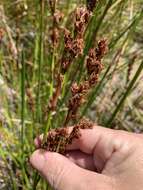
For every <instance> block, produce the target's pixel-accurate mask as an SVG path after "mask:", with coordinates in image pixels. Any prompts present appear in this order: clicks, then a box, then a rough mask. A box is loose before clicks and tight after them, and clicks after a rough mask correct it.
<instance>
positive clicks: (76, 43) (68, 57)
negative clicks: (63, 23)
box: [61, 7, 90, 74]
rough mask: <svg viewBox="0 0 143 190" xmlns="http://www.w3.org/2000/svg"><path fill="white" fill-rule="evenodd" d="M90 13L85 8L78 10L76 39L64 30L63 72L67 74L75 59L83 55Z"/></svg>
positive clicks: (76, 14) (75, 28) (75, 30)
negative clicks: (84, 37)
mask: <svg viewBox="0 0 143 190" xmlns="http://www.w3.org/2000/svg"><path fill="white" fill-rule="evenodd" d="M89 17H90V13H89V11H88V10H87V9H86V8H85V7H80V8H77V9H76V12H75V23H74V26H75V27H74V37H72V35H71V32H70V31H69V30H67V29H64V43H65V48H64V53H63V56H62V58H61V72H62V73H63V74H64V73H65V72H67V70H68V68H69V66H70V65H71V63H72V62H73V60H74V58H76V57H78V56H80V55H82V53H83V49H84V39H83V36H84V32H85V29H86V26H87V23H88V21H89Z"/></svg>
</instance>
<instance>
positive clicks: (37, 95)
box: [0, 0, 143, 190]
mask: <svg viewBox="0 0 143 190" xmlns="http://www.w3.org/2000/svg"><path fill="white" fill-rule="evenodd" d="M85 3H86V2H85V1H82V0H77V1H75V0H68V1H63V0H59V1H57V5H56V7H57V8H58V9H59V10H60V11H61V12H63V13H64V19H63V21H62V23H61V27H68V28H69V29H70V30H72V28H73V20H72V13H73V11H74V10H75V8H76V7H77V6H80V5H83V4H85ZM142 25H143V5H142V0H126V1H125V0H110V1H109V0H99V1H98V3H97V6H96V8H95V10H94V13H93V17H92V18H91V20H90V23H89V25H88V28H87V30H86V34H85V44H86V46H85V49H84V54H83V55H82V56H81V57H80V58H78V59H76V60H75V64H74V67H72V68H71V71H70V73H69V74H67V75H66V76H65V78H64V88H63V90H62V95H61V97H60V98H59V101H58V105H57V113H55V112H54V113H51V114H50V115H48V124H46V125H49V126H50V128H55V127H59V126H60V125H62V123H63V122H62V121H63V118H64V117H65V114H66V112H67V103H68V99H69V97H70V90H69V88H70V86H71V82H73V81H78V83H79V82H80V81H81V80H82V77H83V76H84V73H85V69H84V62H85V61H84V60H85V58H86V55H87V53H88V50H89V48H90V47H92V45H93V44H94V43H96V42H97V41H98V40H100V39H102V38H105V39H107V41H108V46H109V50H108V54H107V55H106V57H105V58H104V60H103V63H104V70H103V71H102V74H101V75H100V79H99V82H98V84H97V85H96V86H95V88H94V89H93V91H92V92H90V94H89V97H88V98H87V100H86V103H85V104H84V106H83V107H82V108H81V110H80V113H79V114H80V117H81V118H82V117H84V116H86V117H88V118H90V119H92V120H93V121H95V122H96V123H97V124H99V125H103V126H106V127H111V128H115V129H124V130H128V131H133V132H142V130H143V96H142V94H143V84H142V80H143V72H142V69H143V50H142V49H143V34H142ZM51 27H52V19H51V12H50V9H49V4H48V1H44V0H34V1H32V0H1V1H0V189H3V190H5V189H6V190H8V189H9V190H12V189H14V190H17V189H25V190H27V189H29V190H32V189H33V190H35V189H38V190H44V189H47V188H49V189H50V187H47V184H46V182H45V181H44V180H43V179H41V178H40V177H39V176H38V174H37V173H36V172H34V171H32V170H31V167H30V165H29V162H28V158H29V155H30V154H31V153H32V152H33V150H34V145H33V139H34V138H35V137H36V136H37V135H39V134H41V133H43V132H44V130H45V123H44V122H43V117H44V109H46V106H47V105H48V102H49V100H50V98H51V95H52V94H53V91H54V87H55V85H56V84H55V82H54V80H53V70H54V68H56V67H57V65H58V58H59V57H60V56H61V54H62V50H63V38H62V34H61V39H60V40H61V42H60V45H59V47H58V48H57V49H55V51H54V62H53V57H52V50H51V49H52V47H51V40H50V32H51V31H50V30H51ZM73 73H74V75H73ZM53 121H54V122H53Z"/></svg>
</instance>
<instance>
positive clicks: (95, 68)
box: [64, 40, 107, 126]
mask: <svg viewBox="0 0 143 190" xmlns="http://www.w3.org/2000/svg"><path fill="white" fill-rule="evenodd" d="M106 52H107V44H106V41H105V40H101V41H99V43H98V47H97V48H96V49H95V48H91V49H90V50H89V53H88V56H87V59H86V68H87V73H88V79H86V80H84V81H82V82H81V83H80V84H79V85H77V83H74V84H73V85H72V86H71V93H72V97H71V98H70V100H69V104H68V113H67V116H66V119H65V122H64V126H67V124H68V123H69V121H70V120H71V119H73V118H74V119H75V118H76V115H77V111H78V109H79V107H80V106H81V104H83V103H84V102H85V99H86V96H87V95H88V92H89V90H90V89H91V88H92V87H93V86H94V85H95V84H96V83H97V82H98V78H99V74H100V72H101V71H102V69H103V65H102V63H101V59H102V58H103V56H104V55H105V54H106Z"/></svg>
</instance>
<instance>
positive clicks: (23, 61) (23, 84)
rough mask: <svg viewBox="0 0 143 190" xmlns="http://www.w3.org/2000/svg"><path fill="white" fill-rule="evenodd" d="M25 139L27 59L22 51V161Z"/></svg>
mask: <svg viewBox="0 0 143 190" xmlns="http://www.w3.org/2000/svg"><path fill="white" fill-rule="evenodd" d="M24 138H25V57H24V52H23V51H22V57H21V137H20V139H21V150H22V159H23V153H24Z"/></svg>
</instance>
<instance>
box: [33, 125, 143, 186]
mask: <svg viewBox="0 0 143 190" xmlns="http://www.w3.org/2000/svg"><path fill="white" fill-rule="evenodd" d="M68 130H69V131H70V130H71V128H69V129H68ZM80 131H81V137H80V138H79V139H76V140H74V141H73V143H72V145H69V146H68V147H67V153H66V155H65V156H63V155H61V154H58V153H55V152H48V151H45V150H41V149H38V150H36V151H35V152H34V153H33V154H32V156H31V158H30V162H31V164H32V166H33V167H34V168H35V169H37V170H38V171H39V172H40V174H41V175H42V176H43V177H44V178H45V179H46V180H47V181H48V182H49V183H50V184H51V186H52V187H53V188H54V189H56V190H87V189H89V190H142V189H143V135H139V134H133V133H128V132H124V131H117V130H112V129H107V128H103V127H97V126H95V127H94V128H93V129H86V130H85V129H80ZM35 143H36V146H37V147H38V146H39V143H40V141H39V140H36V141H35Z"/></svg>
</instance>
